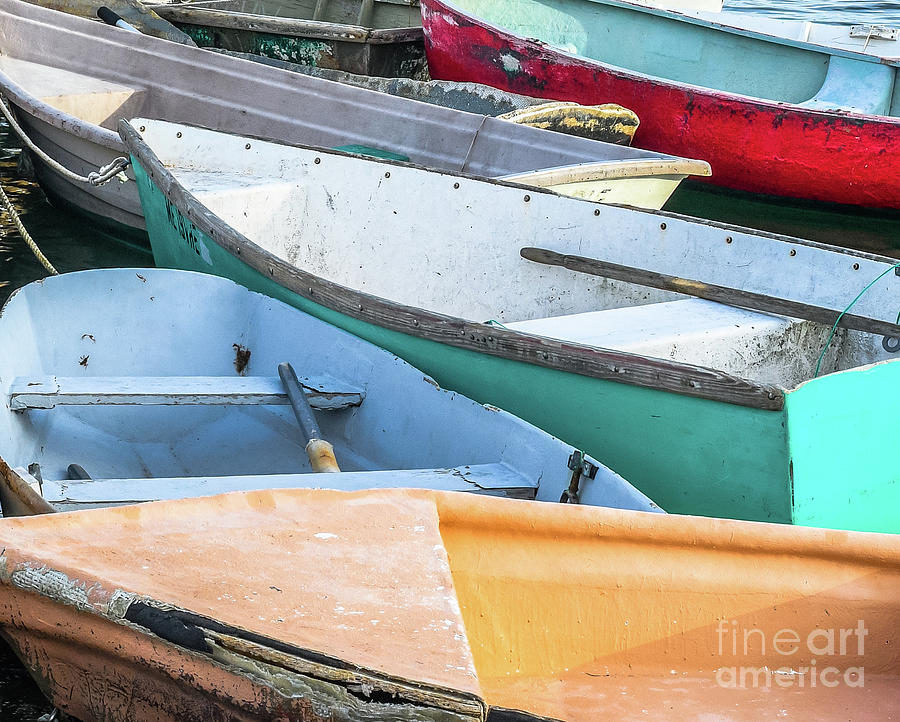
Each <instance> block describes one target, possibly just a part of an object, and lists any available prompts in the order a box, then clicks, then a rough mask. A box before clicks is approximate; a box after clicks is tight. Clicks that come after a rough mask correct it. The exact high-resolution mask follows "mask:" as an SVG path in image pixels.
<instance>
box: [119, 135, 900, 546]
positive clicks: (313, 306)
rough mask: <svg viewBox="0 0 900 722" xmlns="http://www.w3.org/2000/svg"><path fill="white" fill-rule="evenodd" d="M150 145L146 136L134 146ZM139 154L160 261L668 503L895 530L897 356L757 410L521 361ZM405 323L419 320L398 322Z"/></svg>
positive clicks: (500, 334) (476, 328) (705, 511)
mask: <svg viewBox="0 0 900 722" xmlns="http://www.w3.org/2000/svg"><path fill="white" fill-rule="evenodd" d="M126 132H127V131H126ZM241 142H243V141H241ZM145 152H148V151H145V150H143V149H141V146H140V145H139V146H138V151H137V153H139V154H143V153H145ZM140 157H141V158H144V157H145V156H144V155H141V156H140ZM146 157H147V158H148V162H149V167H150V168H152V169H153V173H154V178H155V180H154V179H151V178H150V177H148V175H147V173H146V171H145V169H144V167H142V166H141V164H140V161H139V160H138V158H137V157H134V156H133V160H134V163H135V166H134V170H135V176H136V178H137V183H138V190H139V193H140V195H141V201H142V204H143V207H144V212H145V217H146V221H147V229H148V232H149V234H150V239H151V246H152V248H153V253H154V258H155V260H156V262H157V264H158V265H160V266H168V267H175V268H185V269H190V270H198V271H203V272H208V273H213V274H218V275H222V276H226V277H228V278H231V279H233V280H235V281H237V282H238V283H241V284H243V285H245V286H247V287H249V288H252V289H254V290H257V291H260V292H262V293H265V294H268V295H271V296H274V297H276V298H278V299H280V300H282V301H285V302H287V303H289V304H291V305H293V306H295V307H297V308H300V309H302V310H303V311H306V312H307V313H310V314H312V315H313V316H316V317H318V318H320V319H322V320H324V321H327V322H329V323H332V324H334V325H336V326H339V327H341V328H343V329H345V330H347V331H349V332H351V333H353V334H356V335H357V336H360V337H362V338H365V339H366V340H368V341H371V342H372V343H374V344H376V345H379V346H382V347H384V348H386V349H389V350H391V351H392V352H394V353H396V354H397V355H399V356H401V357H402V358H404V359H406V360H407V361H409V362H410V363H411V364H413V365H414V366H416V367H417V368H420V369H422V370H423V371H425V372H426V373H428V374H430V375H431V376H433V377H434V378H435V379H436V380H437V381H438V382H439V383H440V384H441V385H442V386H444V387H445V388H450V389H454V390H457V391H460V392H462V393H464V394H466V395H467V396H469V397H472V398H474V399H477V400H478V401H481V402H482V403H489V404H493V405H495V406H498V407H501V408H504V409H506V410H508V411H510V412H512V413H514V414H516V415H517V416H520V417H521V418H523V419H525V420H527V421H529V422H531V423H533V424H535V425H536V426H538V427H540V428H543V429H545V430H546V431H548V432H550V433H552V434H554V435H555V436H557V437H559V438H560V439H562V440H564V441H566V442H568V443H569V444H572V445H575V446H578V447H579V448H581V449H582V450H584V451H586V452H588V453H590V454H591V455H592V456H594V457H596V458H598V459H599V460H601V461H602V462H603V463H604V464H606V465H607V466H609V467H610V468H612V469H613V470H614V471H616V472H618V473H619V474H621V475H622V476H624V477H625V478H626V479H628V480H629V481H630V482H631V483H632V484H633V485H634V486H636V487H637V488H639V489H640V490H641V491H642V492H643V493H644V494H646V495H647V496H649V497H650V498H651V499H653V500H654V501H656V502H657V503H658V504H659V505H660V506H661V507H662V508H663V509H665V510H667V511H669V512H674V513H684V514H698V515H705V516H719V517H732V518H737V519H745V520H757V521H772V522H783V523H795V524H803V525H812V526H821V527H832V528H843V529H853V530H860V531H880V532H893V533H897V532H900V520H898V519H897V516H896V513H894V512H895V510H896V508H897V507H898V504H900V483H898V480H900V471H897V470H896V468H897V467H896V463H895V460H894V454H893V442H894V440H893V423H892V421H893V418H892V417H893V405H892V404H891V403H890V391H891V390H892V389H895V388H897V387H898V383H900V378H898V377H900V361H887V362H882V363H878V364H875V365H873V366H867V367H866V366H864V367H860V368H854V369H850V370H848V371H842V372H837V373H832V374H828V375H826V376H824V377H821V378H818V379H813V380H811V381H808V382H806V383H803V384H801V385H800V386H799V387H797V388H796V389H794V390H792V391H785V392H783V395H782V396H781V397H780V398H781V400H782V401H783V403H782V404H777V405H772V406H763V407H762V408H760V406H751V405H740V404H737V403H729V402H730V401H732V400H733V399H732V397H729V396H724V397H722V398H723V399H724V400H717V399H716V397H714V396H706V397H700V396H699V395H695V394H692V393H690V392H689V391H688V390H687V389H685V393H680V392H679V391H678V388H676V387H673V386H672V385H665V384H664V381H663V380H662V378H661V377H660V376H656V377H654V378H653V379H649V380H647V381H646V382H644V383H641V384H637V383H635V382H634V379H628V382H627V383H626V382H622V381H619V379H618V373H620V370H619V367H618V366H614V368H613V370H614V371H616V372H617V373H616V374H615V375H613V374H609V375H605V374H603V373H602V372H599V373H595V371H594V370H593V369H594V367H591V366H589V365H587V361H586V360H585V359H583V358H581V359H578V360H577V361H569V362H568V363H567V364H565V365H563V364H561V363H558V362H556V361H553V362H549V363H547V364H546V365H543V364H541V363H540V361H538V362H536V363H528V362H527V361H522V360H518V359H519V358H523V357H522V356H516V355H515V354H514V353H512V352H511V351H510V348H511V347H509V346H503V345H502V343H503V342H504V341H505V339H506V337H507V335H513V336H514V337H515V332H514V331H511V330H509V329H506V330H501V329H496V330H494V331H493V332H491V331H487V332H486V333H485V332H483V331H482V330H481V329H488V328H489V327H487V326H483V325H481V324H474V323H466V322H463V321H461V320H459V319H454V318H451V317H442V318H443V320H440V318H439V320H438V321H437V322H436V321H434V320H432V319H433V318H434V317H433V316H432V317H431V318H429V315H428V313H427V312H426V311H423V310H419V309H413V308H408V307H403V306H400V305H398V304H396V303H393V302H387V301H382V300H379V299H377V298H375V297H367V296H366V295H365V294H360V293H359V292H356V291H353V290H352V289H347V288H343V287H335V286H333V285H332V286H329V285H328V282H326V281H323V280H322V279H321V278H319V277H317V276H314V275H311V274H308V273H306V272H304V271H303V269H300V268H296V267H292V266H290V265H289V264H287V263H285V262H284V261H283V260H282V259H280V258H278V257H277V256H274V255H271V254H269V253H268V252H267V251H265V250H264V249H262V248H260V247H258V246H255V245H254V244H253V243H252V241H250V240H249V239H246V238H244V237H243V236H241V235H240V234H239V233H238V232H237V231H235V230H234V229H233V228H231V227H230V226H228V225H227V224H225V223H224V222H223V221H222V220H220V219H219V218H217V217H215V216H214V215H213V214H212V213H211V212H210V211H209V210H207V209H205V208H204V207H203V206H202V205H200V204H199V203H198V202H197V201H196V200H195V199H192V198H190V197H185V195H184V194H183V191H182V190H181V189H179V188H178V183H177V180H176V179H174V178H173V177H171V176H170V175H169V171H168V170H167V169H166V168H165V167H164V166H162V165H161V164H160V163H159V161H158V160H157V159H156V158H153V157H152V155H148V156H146ZM387 175H388V174H387V173H385V176H387ZM398 175H399V172H398ZM163 189H165V190H163ZM188 215H189V216H190V217H191V218H194V219H196V223H195V222H192V221H191V220H189V219H188V217H186V216H188ZM262 240H263V241H264V239H262ZM257 269H258V270H257ZM887 270H890V266H888V269H887ZM413 282H414V281H413ZM311 299H316V300H315V301H313V300H311ZM319 299H322V301H321V303H320V302H319ZM337 309H340V310H337ZM357 310H358V311H359V312H360V317H357V316H356V311H357ZM407 317H412V322H407V323H398V320H399V319H403V318H407ZM438 323H440V324H443V325H442V326H441V328H442V333H435V328H436V326H437V324H438ZM450 329H452V334H451V333H448V331H449V330H450ZM460 332H462V334H463V335H468V336H469V338H470V339H471V340H473V341H476V340H477V339H478V336H480V335H481V334H482V333H485V339H484V340H485V341H486V344H484V345H483V344H482V343H481V341H480V340H478V342H477V343H473V344H472V346H469V345H468V342H463V343H462V344H460V345H456V344H457V343H458V342H459V341H458V339H459V336H458V335H457V334H459V333H460ZM491 333H493V334H496V336H492V335H491ZM526 339H527V337H525V336H523V337H522V338H521V339H519V341H521V342H525V340H526ZM535 340H538V339H535ZM492 343H493V344H494V346H493V347H492V346H491V344H492ZM473 346H474V347H473ZM539 348H540V347H539ZM540 353H542V354H543V358H544V359H545V360H549V357H548V353H547V351H546V350H544V351H542V352H540ZM524 358H528V357H524ZM570 358H577V357H570ZM635 358H640V357H635ZM614 363H623V362H622V361H617V362H614ZM578 364H582V365H578ZM562 369H566V370H562ZM578 371H582V373H578ZM682 378H683V379H684V377H682ZM682 383H684V384H687V383H691V380H690V379H687V380H683V381H682ZM693 383H696V382H693ZM731 383H733V384H739V383H741V379H738V378H737V377H734V378H733V379H732V382H731ZM666 388H668V389H670V390H664V389H666Z"/></svg>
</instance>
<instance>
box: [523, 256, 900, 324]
mask: <svg viewBox="0 0 900 722" xmlns="http://www.w3.org/2000/svg"><path fill="white" fill-rule="evenodd" d="M519 255H520V256H522V258H524V259H526V260H528V261H534V262H535V263H544V264H546V265H548V266H561V267H562V268H567V269H569V270H570V271H576V272H579V273H587V274H589V275H591V276H602V277H604V278H612V279H615V280H617V281H628V282H629V283H638V284H640V285H642V286H649V287H651V288H660V289H663V290H665V291H675V292H676V293H683V294H685V295H688V296H696V297H697V298H705V299H706V300H708V301H717V302H718V303H724V304H728V305H730V306H741V307H742V308H749V309H752V310H754V311H764V312H766V313H779V314H782V315H784V316H793V317H794V318H802V319H806V320H808V321H817V322H819V323H825V324H832V323H834V322H835V320H836V319H837V318H838V316H839V315H840V311H839V310H838V311H835V310H834V309H831V308H824V307H823V306H818V305H814V304H809V303H802V302H800V301H791V300H789V299H786V298H776V297H774V296H767V295H766V294H763V293H754V292H753V291H745V290H741V289H738V288H729V287H727V286H716V285H714V284H712V283H703V282H702V281H695V280H692V279H689V278H679V277H677V276H671V275H668V274H665V273H659V272H657V271H647V270H644V269H641V268H634V267H632V266H623V265H620V264H618V263H610V262H609V261H603V260H601V259H599V258H585V257H583V256H573V255H570V254H565V253H557V252H556V251H551V250H548V249H546V248H532V247H529V246H526V247H525V248H521V249H520V250H519ZM888 268H890V267H888ZM848 300H849V299H848ZM840 325H841V326H844V327H846V328H853V329H856V330H859V331H865V332H866V333H875V334H881V335H884V336H900V326H898V325H897V324H895V323H890V322H889V321H881V320H879V319H877V318H869V317H866V316H857V315H855V314H851V313H845V314H844V315H843V316H841V324H840Z"/></svg>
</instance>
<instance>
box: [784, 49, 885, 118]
mask: <svg viewBox="0 0 900 722" xmlns="http://www.w3.org/2000/svg"><path fill="white" fill-rule="evenodd" d="M895 72H896V71H895V69H894V68H893V66H890V65H883V64H882V63H878V62H872V63H867V62H865V61H862V60H854V59H852V58H843V57H839V56H836V55H832V56H831V59H830V60H829V62H828V73H827V74H826V75H825V82H823V83H822V87H821V88H820V89H819V92H818V93H816V94H815V96H814V97H812V98H810V99H809V100H807V101H806V102H804V103H800V104H799V105H800V107H801V108H810V109H812V110H846V111H849V112H851V113H862V114H864V115H887V114H888V112H889V111H890V107H891V99H892V96H893V91H894V83H895V81H896V76H895Z"/></svg>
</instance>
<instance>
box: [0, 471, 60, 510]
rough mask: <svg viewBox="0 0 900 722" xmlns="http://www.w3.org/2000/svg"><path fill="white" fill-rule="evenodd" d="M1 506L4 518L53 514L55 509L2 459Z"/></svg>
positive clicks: (0, 480)
mask: <svg viewBox="0 0 900 722" xmlns="http://www.w3.org/2000/svg"><path fill="white" fill-rule="evenodd" d="M0 504H2V505H3V516H32V515H34V514H53V513H54V512H55V511H56V509H54V508H53V507H52V506H50V504H48V503H47V502H46V501H44V499H43V498H42V497H41V495H40V494H38V493H37V492H36V491H35V490H34V489H32V488H31V486H29V484H28V483H27V482H26V481H25V480H24V479H23V478H22V477H21V476H19V475H18V474H17V473H16V472H15V471H14V470H13V469H12V468H10V466H9V465H8V464H7V463H6V461H5V460H4V459H3V458H2V457H0Z"/></svg>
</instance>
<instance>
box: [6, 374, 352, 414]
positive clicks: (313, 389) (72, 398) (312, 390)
mask: <svg viewBox="0 0 900 722" xmlns="http://www.w3.org/2000/svg"><path fill="white" fill-rule="evenodd" d="M300 382H301V383H302V384H303V386H304V388H305V390H306V395H307V398H308V399H309V404H310V406H312V407H313V408H314V409H320V410H323V411H336V410H338V409H345V408H347V407H350V406H359V405H360V404H361V403H362V401H363V399H364V398H365V392H364V391H362V390H361V389H355V388H347V386H346V385H345V384H341V383H339V382H337V381H335V380H334V379H330V378H326V377H318V378H303V379H301V380H300ZM288 403H289V401H288V398H287V394H285V392H284V386H283V385H282V383H281V379H280V378H278V377H277V376H87V377H72V376H68V377H66V376H40V377H21V376H20V377H18V378H16V379H14V380H13V382H12V385H11V386H10V391H9V408H10V410H12V411H27V410H28V409H52V408H53V407H55V406H93V405H111V406H179V405H228V406H230V405H235V404H240V405H247V404H255V405H261V404H288Z"/></svg>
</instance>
